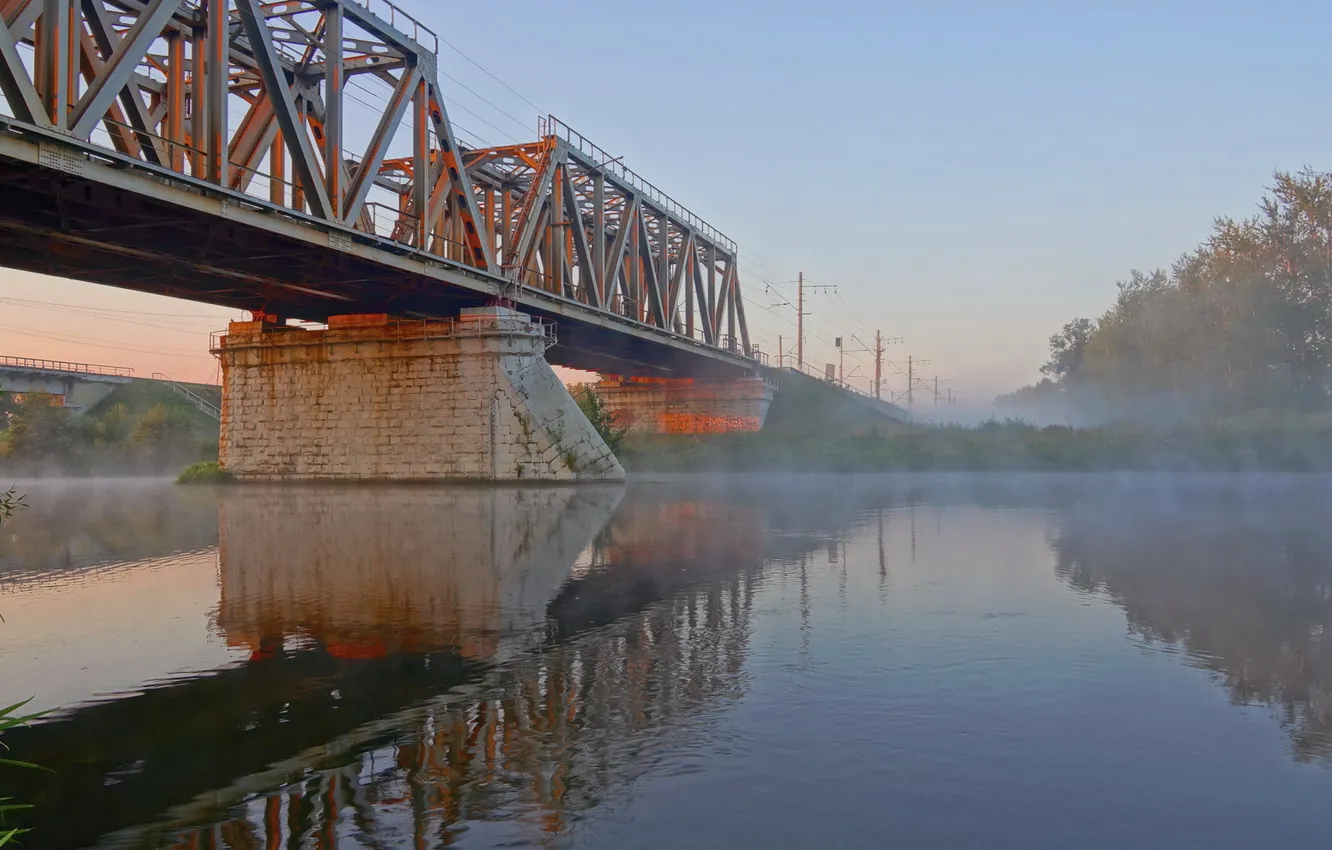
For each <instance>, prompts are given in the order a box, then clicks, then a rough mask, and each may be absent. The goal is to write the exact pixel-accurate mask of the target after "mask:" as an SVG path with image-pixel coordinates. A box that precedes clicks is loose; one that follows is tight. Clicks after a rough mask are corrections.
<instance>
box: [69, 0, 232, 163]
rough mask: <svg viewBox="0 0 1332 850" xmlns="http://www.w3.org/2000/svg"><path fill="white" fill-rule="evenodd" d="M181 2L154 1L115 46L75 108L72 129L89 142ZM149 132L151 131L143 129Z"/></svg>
mask: <svg viewBox="0 0 1332 850" xmlns="http://www.w3.org/2000/svg"><path fill="white" fill-rule="evenodd" d="M215 2H216V0H215ZM180 4H181V0H151V2H150V3H149V4H148V7H147V8H146V9H145V10H144V11H143V13H142V14H141V15H140V16H139V19H138V20H137V21H135V22H134V26H132V27H130V30H129V32H128V33H126V34H125V37H124V38H122V39H121V40H120V43H119V44H116V45H115V49H114V52H112V54H111V56H110V58H108V59H107V61H106V64H105V65H104V66H103V67H102V69H101V73H100V74H99V76H98V80H97V82H96V83H94V84H93V85H91V86H89V87H88V90H87V91H85V92H84V93H83V97H81V98H79V102H78V103H77V104H75V105H74V111H73V114H72V116H71V126H70V129H71V131H72V132H73V133H74V135H76V136H78V137H80V138H84V139H86V138H88V136H89V135H91V134H92V130H93V127H95V126H97V123H98V122H99V121H101V120H102V118H103V117H104V116H105V115H106V110H107V107H109V106H110V105H111V101H113V100H115V99H116V98H117V97H119V96H120V92H121V90H122V89H124V88H125V86H126V84H127V83H129V81H130V79H131V78H132V77H133V75H134V71H135V69H136V68H137V67H138V65H139V62H140V61H141V60H142V59H143V57H144V55H145V54H146V53H147V52H148V47H149V45H151V44H152V43H153V42H154V41H156V40H157V38H158V37H159V36H160V35H161V33H162V28H163V26H164V25H165V24H166V22H167V21H168V20H170V19H171V16H172V15H174V14H175V13H176V10H177V9H178V8H180ZM141 129H142V130H144V131H147V129H148V128H147V127H143V128H141Z"/></svg>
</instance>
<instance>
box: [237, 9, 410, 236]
mask: <svg viewBox="0 0 1332 850" xmlns="http://www.w3.org/2000/svg"><path fill="white" fill-rule="evenodd" d="M243 2H246V3H251V2H254V0H243ZM420 81H421V69H420V68H419V67H417V66H415V65H413V66H412V67H410V68H407V69H404V70H403V72H402V76H401V77H400V78H399V79H398V81H397V85H396V86H395V87H394V89H393V94H392V96H391V97H390V98H389V102H388V105H387V107H386V108H385V110H384V113H383V114H382V115H381V116H380V118H379V125H378V126H377V127H376V128H375V132H374V135H372V136H371V137H370V144H369V146H368V147H366V149H365V156H363V157H362V158H361V167H360V168H358V169H356V174H355V176H354V177H352V183H351V186H350V188H349V189H348V190H347V211H346V213H345V215H344V216H343V220H344V221H355V220H356V218H357V216H359V215H360V214H361V209H362V207H364V206H365V197H366V195H367V194H369V192H370V186H371V184H372V183H374V179H375V177H376V176H378V174H379V166H380V164H381V163H383V161H384V154H385V153H386V152H387V151H388V146H389V142H391V141H393V134H394V133H395V132H397V129H398V125H399V124H401V123H402V116H403V115H405V114H406V113H407V107H408V105H410V104H411V102H412V97H413V95H414V94H415V92H416V86H417V83H419V82H420ZM284 131H285V128H284ZM293 155H294V154H293Z"/></svg>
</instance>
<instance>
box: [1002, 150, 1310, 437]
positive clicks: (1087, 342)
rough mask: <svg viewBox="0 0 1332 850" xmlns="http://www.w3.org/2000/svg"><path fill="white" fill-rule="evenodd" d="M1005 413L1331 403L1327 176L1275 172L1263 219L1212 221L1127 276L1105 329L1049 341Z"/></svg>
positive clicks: (1101, 323)
mask: <svg viewBox="0 0 1332 850" xmlns="http://www.w3.org/2000/svg"><path fill="white" fill-rule="evenodd" d="M1041 372H1042V374H1043V375H1044V376H1045V378H1044V379H1043V380H1042V381H1040V383H1038V384H1035V385H1032V386H1028V387H1024V388H1022V389H1021V390H1018V391H1017V392H1015V393H1012V394H1010V395H1007V396H1001V397H1000V398H999V399H996V403H997V404H998V405H999V407H1000V408H1001V410H1005V411H1007V412H1011V413H1016V414H1017V415H1035V416H1036V417H1037V418H1041V417H1045V418H1052V419H1054V418H1057V419H1063V418H1068V419H1070V420H1075V419H1076V420H1079V421H1081V422H1083V423H1086V422H1090V421H1100V420H1105V419H1115V418H1121V419H1148V418H1163V419H1180V418H1189V417H1200V416H1217V415H1221V416H1224V415H1229V414H1235V413H1240V412H1244V411H1251V410H1255V409H1280V410H1295V411H1324V410H1327V409H1328V407H1329V406H1330V404H1329V403H1330V402H1332V174H1329V173H1326V172H1320V171H1314V170H1312V169H1305V170H1303V171H1300V172H1297V173H1287V172H1277V173H1276V174H1275V177H1274V183H1273V185H1272V186H1271V187H1270V189H1269V194H1268V195H1267V196H1266V197H1264V198H1263V200H1262V202H1261V203H1260V205H1259V209H1258V212H1257V214H1255V215H1254V216H1252V217H1250V218H1247V219H1243V220H1238V221H1237V220H1234V219H1231V218H1224V217H1223V218H1218V219H1217V220H1216V222H1215V224H1214V226H1213V229H1212V233H1211V236H1210V237H1209V238H1208V239H1207V240H1206V241H1204V242H1203V243H1202V244H1201V245H1199V246H1198V247H1197V248H1196V249H1195V250H1193V251H1191V252H1189V253H1186V254H1184V255H1183V256H1181V257H1180V258H1179V260H1177V261H1176V262H1175V264H1174V265H1173V267H1171V268H1170V269H1169V270H1165V269H1157V270H1155V271H1151V272H1141V271H1133V272H1131V273H1130V275H1129V277H1128V278H1127V279H1126V280H1123V281H1120V282H1119V284H1118V295H1117V297H1116V299H1115V302H1114V303H1113V304H1112V305H1111V306H1110V308H1109V309H1108V310H1107V311H1106V312H1105V313H1104V314H1102V315H1101V316H1100V317H1099V318H1096V319H1088V318H1076V319H1073V320H1072V321H1070V322H1068V323H1067V324H1065V325H1064V327H1063V328H1062V329H1061V330H1060V331H1059V332H1058V333H1056V334H1054V335H1053V336H1052V337H1051V338H1050V357H1049V360H1048V361H1047V362H1046V363H1045V365H1044V366H1042V367H1041Z"/></svg>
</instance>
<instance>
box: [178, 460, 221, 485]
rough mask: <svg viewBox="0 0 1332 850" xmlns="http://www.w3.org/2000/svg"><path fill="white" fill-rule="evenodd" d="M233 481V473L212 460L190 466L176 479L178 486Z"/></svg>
mask: <svg viewBox="0 0 1332 850" xmlns="http://www.w3.org/2000/svg"><path fill="white" fill-rule="evenodd" d="M231 480H232V475H231V473H230V472H227V470H226V469H224V468H223V467H222V465H221V464H219V463H217V462H216V461H211V460H206V461H200V462H199V463H193V464H190V465H189V466H188V467H186V468H185V471H184V472H182V473H181V474H180V475H178V476H177V477H176V483H177V484H225V483H227V482H228V481H231Z"/></svg>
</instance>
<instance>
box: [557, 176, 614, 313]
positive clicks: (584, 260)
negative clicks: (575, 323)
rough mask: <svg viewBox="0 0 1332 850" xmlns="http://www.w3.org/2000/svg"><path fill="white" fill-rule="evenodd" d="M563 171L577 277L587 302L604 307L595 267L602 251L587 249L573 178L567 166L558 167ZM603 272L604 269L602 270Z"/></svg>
mask: <svg viewBox="0 0 1332 850" xmlns="http://www.w3.org/2000/svg"><path fill="white" fill-rule="evenodd" d="M560 170H561V171H562V172H563V173H564V209H565V213H566V215H567V216H568V219H569V222H568V227H569V228H571V229H570V231H569V235H570V236H571V237H572V240H573V244H574V254H576V255H577V260H578V278H579V284H580V288H581V289H582V290H583V292H585V293H586V297H587V303H588V304H590V305H592V306H593V307H596V308H598V309H604V308H605V306H606V298H605V296H604V294H603V293H602V291H601V281H600V277H601V275H599V274H597V272H596V271H595V269H597V268H600V267H601V264H602V263H603V262H604V261H605V254H604V249H603V253H596V254H594V253H592V252H591V251H590V250H589V249H588V244H587V231H586V230H584V229H583V214H582V211H581V210H580V209H579V208H578V196H577V195H575V194H574V185H573V180H571V179H570V178H569V169H568V168H567V167H565V168H562V169H560ZM602 273H603V274H604V269H603V272H602Z"/></svg>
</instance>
